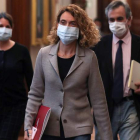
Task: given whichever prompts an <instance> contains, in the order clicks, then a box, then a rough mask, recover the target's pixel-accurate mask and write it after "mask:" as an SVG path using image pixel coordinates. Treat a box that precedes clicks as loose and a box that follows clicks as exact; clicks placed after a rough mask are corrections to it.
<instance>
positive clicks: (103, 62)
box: [93, 34, 140, 119]
mask: <svg viewBox="0 0 140 140" xmlns="http://www.w3.org/2000/svg"><path fill="white" fill-rule="evenodd" d="M112 37H113V35H112V34H111V35H107V36H105V37H103V38H102V39H101V41H100V42H99V43H98V44H97V45H96V46H95V47H94V48H93V50H94V51H95V53H96V55H97V58H98V62H99V68H100V73H101V76H102V80H103V83H104V87H105V92H106V98H107V103H108V108H109V113H110V117H111V116H112V113H113V107H114V103H113V99H112V87H113V67H112ZM131 60H136V61H137V62H139V63H140V37H138V36H136V35H133V34H132V45H131ZM133 96H134V102H135V107H136V110H137V113H138V116H139V119H140V95H137V94H135V93H134V91H133Z"/></svg>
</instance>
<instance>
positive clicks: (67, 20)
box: [59, 12, 78, 27]
mask: <svg viewBox="0 0 140 140" xmlns="http://www.w3.org/2000/svg"><path fill="white" fill-rule="evenodd" d="M59 24H61V25H63V26H69V27H78V25H77V23H76V21H75V19H74V17H73V16H72V15H71V14H70V13H69V12H64V13H63V14H62V15H61V17H60V21H59Z"/></svg>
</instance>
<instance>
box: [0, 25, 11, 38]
mask: <svg viewBox="0 0 140 140" xmlns="http://www.w3.org/2000/svg"><path fill="white" fill-rule="evenodd" d="M11 37H12V29H9V28H6V27H0V41H6V40H8V39H9V38H11Z"/></svg>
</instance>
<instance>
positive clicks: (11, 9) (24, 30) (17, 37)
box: [6, 0, 31, 49]
mask: <svg viewBox="0 0 140 140" xmlns="http://www.w3.org/2000/svg"><path fill="white" fill-rule="evenodd" d="M6 4H7V12H8V13H9V14H11V15H12V17H13V20H14V30H13V36H12V39H13V40H14V41H16V42H19V43H21V44H23V45H25V46H26V47H27V48H28V49H29V47H30V44H31V43H30V38H31V37H30V22H31V20H30V19H31V0H7V1H6Z"/></svg>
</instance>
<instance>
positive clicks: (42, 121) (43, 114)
mask: <svg viewBox="0 0 140 140" xmlns="http://www.w3.org/2000/svg"><path fill="white" fill-rule="evenodd" d="M50 113H51V108H49V107H46V106H43V105H41V106H40V108H39V110H38V113H37V117H36V120H35V123H34V126H33V128H32V139H33V140H41V137H42V135H43V133H44V130H45V128H46V126H47V123H48V120H49V117H50Z"/></svg>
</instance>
